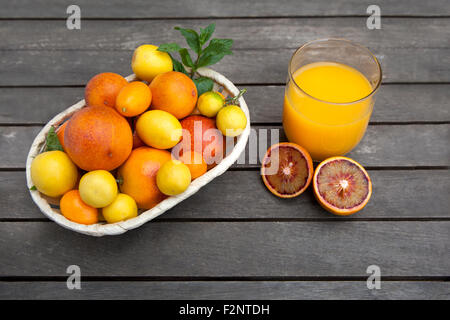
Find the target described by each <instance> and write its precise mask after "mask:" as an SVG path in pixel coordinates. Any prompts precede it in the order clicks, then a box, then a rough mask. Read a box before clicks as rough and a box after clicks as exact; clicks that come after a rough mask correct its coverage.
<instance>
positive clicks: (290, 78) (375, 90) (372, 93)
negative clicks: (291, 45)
mask: <svg viewBox="0 0 450 320" xmlns="http://www.w3.org/2000/svg"><path fill="white" fill-rule="evenodd" d="M327 41H337V42H345V43H347V44H350V45H353V46H355V47H359V48H361V49H363V50H365V51H367V53H368V54H369V56H371V57H372V59H373V60H374V62H375V63H376V65H377V68H378V74H379V78H378V81H377V84H376V86H375V87H374V88H373V89H372V91H371V92H370V93H369V94H368V95H366V96H365V97H363V98H361V99H358V100H355V101H350V102H331V101H326V100H321V99H319V98H316V97H314V96H312V95H310V94H309V93H307V92H305V91H304V90H303V89H302V88H301V87H300V86H299V84H298V83H297V82H295V80H294V78H293V72H292V71H291V66H292V60H293V59H294V57H295V56H296V55H297V53H299V52H300V51H301V50H303V49H305V48H306V47H307V46H309V45H311V44H314V43H319V42H327ZM358 71H359V70H358ZM288 73H289V80H290V81H292V82H293V83H294V84H295V86H296V87H297V89H299V90H300V91H301V92H302V93H304V94H305V95H306V96H308V97H309V98H311V99H314V100H316V101H318V102H322V103H326V104H332V105H339V106H345V105H350V104H355V103H359V102H362V101H364V100H367V99H368V98H370V97H371V96H373V95H374V94H375V93H376V92H377V91H378V89H379V88H380V86H381V80H382V77H383V72H382V70H381V65H380V63H379V61H378V59H377V57H375V55H374V54H373V53H372V52H371V51H370V50H369V49H368V48H367V47H365V46H363V45H360V44H359V43H356V42H353V41H350V40H347V39H342V38H324V39H316V40H312V41H308V42H306V43H305V44H303V45H301V46H300V47H299V48H298V49H297V50H295V52H294V54H293V55H292V57H291V60H289V68H288Z"/></svg>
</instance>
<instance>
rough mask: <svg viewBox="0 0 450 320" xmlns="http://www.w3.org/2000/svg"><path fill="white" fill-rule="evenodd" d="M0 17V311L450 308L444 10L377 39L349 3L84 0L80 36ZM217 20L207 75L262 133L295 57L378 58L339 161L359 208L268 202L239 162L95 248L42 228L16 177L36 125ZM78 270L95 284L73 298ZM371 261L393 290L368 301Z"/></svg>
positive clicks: (60, 12)
mask: <svg viewBox="0 0 450 320" xmlns="http://www.w3.org/2000/svg"><path fill="white" fill-rule="evenodd" d="M0 3H1V7H2V10H0V19H1V23H0V34H1V35H4V37H2V41H1V42H0V70H1V71H0V74H1V77H0V149H1V151H2V152H0V194H1V195H2V196H1V197H0V207H1V208H2V210H0V252H1V257H0V261H1V263H0V298H6V299H10V298H32V299H34V298H75V299H78V298H84V299H86V298H130V297H134V298H150V299H151V298H159V299H185V298H195V299H197V298H198V299H209V298H216V299H245V298H247V299H248V298H250V299H321V298H325V299H328V298H332V299H339V298H341V299H344V298H345V299H356V298H363V299H403V298H407V299H449V298H450V297H449V292H450V291H449V283H448V281H445V280H448V278H449V276H450V275H449V272H448V271H449V270H450V268H449V267H450V261H449V258H448V252H449V243H450V241H449V240H450V238H449V237H450V234H449V232H448V230H450V221H449V214H450V211H449V210H448V208H449V206H450V203H449V198H448V194H449V191H450V174H449V172H450V171H449V170H448V166H450V148H449V144H448V141H449V138H450V131H449V127H450V125H449V121H450V109H449V108H448V101H449V100H450V93H449V92H450V90H448V88H449V83H450V49H449V47H448V39H450V19H449V12H448V1H445V0H436V1H432V2H423V1H418V0H414V1H406V0H400V1H394V2H393V1H387V0H386V1H385V0H381V1H378V2H377V3H376V4H378V5H379V6H380V7H381V14H382V29H381V30H372V31H370V30H368V29H367V28H366V17H367V16H368V14H367V13H366V9H367V6H368V4H367V3H364V2H361V1H357V0H348V1H341V2H333V1H332V2H330V1H308V2H307V1H300V2H299V1H292V0H281V1H272V0H260V1H257V2H254V1H252V2H250V1H248V2H247V1H237V0H230V1H225V2H224V1H221V0H186V1H183V2H182V4H180V2H179V1H176V0H165V1H150V2H149V1H144V0H130V1H128V2H127V5H125V6H124V5H123V3H122V2H121V3H119V2H118V0H111V1H109V2H108V3H107V4H106V3H100V2H94V1H86V0H80V1H78V2H77V3H76V4H77V5H79V6H80V7H81V15H82V29H81V31H69V30H67V28H66V21H65V19H66V17H67V16H68V15H67V13H66V8H67V6H68V5H70V4H72V2H70V1H56V0H46V1H43V0H37V1H29V0H17V1H5V0H0ZM389 16H390V17H389ZM23 18H24V19H23ZM48 18H50V19H48ZM211 22H216V25H217V28H216V30H217V31H216V34H215V36H217V37H232V38H233V39H234V40H235V44H234V48H235V54H234V55H233V56H227V57H226V58H225V59H224V60H223V61H222V62H221V63H220V64H219V65H217V66H215V67H214V69H216V70H217V71H219V72H221V73H223V74H224V75H225V76H227V77H228V78H229V79H230V80H232V81H233V82H234V83H235V84H237V85H239V86H240V87H248V93H247V95H246V100H247V102H248V104H249V108H250V110H251V117H252V122H253V123H254V124H256V126H255V128H256V129H257V130H259V131H258V132H262V131H261V130H260V129H262V128H269V129H280V128H281V126H280V123H281V108H282V100H283V93H284V83H285V81H286V76H287V64H288V61H289V59H290V57H291V55H292V53H293V52H294V49H295V48H297V47H298V46H299V45H301V44H303V43H304V42H306V41H309V40H312V39H317V38H325V37H345V38H348V39H351V40H354V41H357V42H359V43H362V44H363V45H366V46H368V47H369V48H370V49H371V50H372V51H373V52H374V53H375V54H376V55H377V57H378V58H379V60H380V61H381V64H382V67H383V72H384V79H383V82H384V83H385V84H387V85H383V86H382V88H381V91H380V93H379V95H378V98H377V102H376V104H375V110H374V113H373V116H372V118H371V125H370V126H369V128H368V131H367V134H366V136H365V138H364V140H363V141H362V142H361V144H360V145H359V146H358V148H357V149H356V150H355V151H353V152H352V153H350V154H349V156H350V157H353V158H355V159H356V160H358V161H359V162H360V163H361V164H363V165H364V166H366V167H368V168H369V174H370V175H371V177H372V180H373V184H374V193H373V198H372V200H371V201H370V202H369V204H368V205H367V207H366V208H365V209H364V210H363V211H362V212H360V213H358V214H355V215H353V216H350V217H345V218H342V217H335V216H333V215H331V214H329V213H327V212H325V211H324V210H322V209H321V208H320V207H319V206H318V204H317V202H316V201H315V200H314V198H313V195H312V193H311V190H308V191H307V192H306V193H305V194H304V195H302V196H301V197H298V198H296V199H291V200H282V199H279V198H276V197H275V196H273V195H271V194H270V193H269V192H268V191H267V190H266V188H265V187H264V186H263V184H262V183H261V178H260V176H259V172H258V168H259V165H258V164H257V163H254V164H249V163H247V164H244V165H235V166H233V169H232V170H230V171H228V172H226V173H225V174H224V175H222V176H220V177H218V178H217V179H216V180H214V181H213V182H212V183H211V184H210V185H208V186H206V187H205V188H203V189H202V190H200V191H199V193H197V194H196V195H194V196H193V197H192V198H191V199H188V200H186V201H185V202H183V205H180V206H177V207H175V208H174V209H172V210H171V211H169V212H167V213H166V214H164V215H163V216H161V217H160V218H159V219H157V220H156V221H154V222H151V223H148V224H146V225H144V226H143V227H141V228H139V229H137V230H133V231H131V232H129V233H126V234H124V235H122V236H119V237H108V238H101V239H96V238H89V237H86V236H83V235H80V234H76V233H73V232H70V231H67V230H64V229H62V228H61V227H59V226H57V225H56V224H54V223H52V222H50V221H48V220H46V219H45V217H44V216H43V215H42V214H41V213H40V212H39V210H38V209H37V207H36V206H35V205H34V204H33V203H32V200H31V198H30V197H29V194H28V190H27V189H26V187H25V173H24V171H23V168H24V165H25V163H24V162H25V159H26V155H27V152H28V149H29V146H30V144H31V142H32V140H33V139H34V137H35V136H36V134H37V133H38V131H39V130H40V128H41V127H42V125H43V124H44V123H46V122H47V121H48V120H49V119H50V118H51V117H53V116H54V115H55V114H57V113H59V112H60V111H62V110H63V109H65V108H66V107H68V106H70V105H72V104H73V103H74V102H76V101H78V100H79V99H81V98H82V96H83V86H84V85H85V83H86V82H87V81H88V80H89V79H90V78H91V77H92V76H93V75H95V74H97V73H100V72H105V71H112V72H117V73H121V74H123V75H128V74H130V73H131V68H130V58H131V54H132V51H133V50H134V48H135V47H136V46H137V45H139V44H142V43H156V44H158V43H162V42H168V41H174V40H177V41H178V42H182V41H183V40H182V38H181V37H180V36H179V34H178V32H177V31H175V30H173V28H172V27H173V26H175V25H179V26H183V27H191V28H198V27H200V26H202V27H204V26H206V25H207V24H209V23H211ZM262 139H263V138H262ZM284 139H285V137H284V136H283V134H282V133H281V140H282V141H283V140H284ZM269 143H270V142H269ZM264 148H265V147H264ZM264 148H261V149H264ZM263 151H265V150H263ZM93 257H95V258H93ZM131 262H132V263H131ZM71 264H77V265H79V266H80V267H81V269H82V275H83V276H86V277H98V279H92V278H91V279H88V280H87V281H83V283H82V286H83V290H81V292H75V291H69V290H67V289H66V287H65V277H66V276H67V274H66V268H67V266H68V265H71ZM371 264H376V265H379V266H380V267H381V271H382V276H383V277H395V278H391V279H389V278H388V279H385V280H384V281H383V282H382V290H368V289H367V287H366V282H365V281H364V279H366V277H367V274H366V268H367V266H369V265H371ZM11 277H13V278H11ZM45 277H52V278H51V279H50V280H49V279H48V278H45ZM55 277H56V280H55ZM117 277H124V279H123V281H120V282H119V281H117V280H118V278H117ZM133 277H134V278H133ZM139 277H142V279H139ZM348 277H351V279H350V280H352V281H348V280H349V279H348ZM52 279H53V280H52ZM17 280H19V281H17ZM110 280H113V281H110ZM265 280H270V281H265ZM293 280H301V281H293ZM316 280H317V281H316ZM328 280H330V281H328ZM335 280H339V281H335ZM390 280H395V281H390ZM416 280H419V281H416ZM46 281H48V282H46Z"/></svg>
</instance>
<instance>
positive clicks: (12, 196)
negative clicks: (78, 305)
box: [0, 170, 450, 221]
mask: <svg viewBox="0 0 450 320" xmlns="http://www.w3.org/2000/svg"><path fill="white" fill-rule="evenodd" d="M449 173H450V172H449V171H447V170H413V171H405V170H400V171H395V170H387V171H378V170H369V174H370V177H371V179H372V181H373V188H374V189H373V195H372V199H371V200H370V202H369V204H368V205H367V206H366V207H365V208H364V210H363V211H361V212H359V213H357V214H354V215H352V216H349V217H345V219H350V220H352V219H356V220H358V219H450V212H449V210H448V208H449V207H450V200H449V198H448V194H449V193H450V174H449ZM0 194H2V195H3V196H2V197H1V198H0V208H8V210H0V220H2V219H3V220H4V219H7V220H8V221H9V220H11V221H12V220H17V221H20V220H21V219H46V217H45V216H44V215H43V214H42V213H41V212H40V211H39V209H38V207H37V206H36V205H35V204H34V202H33V201H32V200H31V197H30V195H29V192H28V190H27V188H26V185H25V173H24V172H22V171H19V172H0ZM225 208H226V209H225ZM161 219H163V220H164V221H173V220H179V219H182V220H189V219H192V220H195V219H197V220H198V219H201V220H211V221H214V220H215V219H227V220H232V219H238V220H242V219H280V220H282V219H294V220H295V219H313V220H330V219H336V220H340V219H342V218H341V217H338V216H334V215H332V214H329V213H328V212H326V211H325V210H323V209H322V208H321V207H320V206H319V205H318V203H317V201H316V200H315V199H314V195H313V193H312V189H311V188H309V189H308V190H307V191H306V192H305V193H304V194H302V195H301V196H300V197H297V198H295V199H280V198H277V197H275V196H274V195H272V194H271V193H270V192H269V191H268V190H267V189H266V187H265V186H264V185H263V183H262V181H261V176H260V174H259V171H227V172H226V173H224V174H223V175H222V176H220V177H218V178H216V179H214V180H213V181H212V182H211V183H209V184H208V185H207V186H205V187H203V188H202V189H201V190H200V191H199V192H198V193H196V194H195V195H194V196H193V197H191V198H189V199H187V200H185V201H184V202H183V203H182V204H181V205H178V206H176V207H174V208H173V209H171V210H170V211H168V212H167V213H165V214H164V215H162V216H161V217H159V218H158V220H161Z"/></svg>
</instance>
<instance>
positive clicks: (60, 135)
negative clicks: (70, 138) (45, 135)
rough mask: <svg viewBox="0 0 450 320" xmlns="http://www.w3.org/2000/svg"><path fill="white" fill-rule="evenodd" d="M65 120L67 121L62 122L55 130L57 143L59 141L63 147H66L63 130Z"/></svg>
mask: <svg viewBox="0 0 450 320" xmlns="http://www.w3.org/2000/svg"><path fill="white" fill-rule="evenodd" d="M67 122H68V121H66V122H64V123H63V124H62V125H61V126H60V127H59V128H58V130H56V135H57V136H58V140H59V143H61V146H62V147H63V149H66V148H65V147H64V130H66V127H67Z"/></svg>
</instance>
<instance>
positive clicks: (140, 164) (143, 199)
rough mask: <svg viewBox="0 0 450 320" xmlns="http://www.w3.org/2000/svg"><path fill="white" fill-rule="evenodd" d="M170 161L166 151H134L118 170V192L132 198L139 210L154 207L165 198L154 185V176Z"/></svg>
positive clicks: (149, 149) (152, 149) (140, 149)
mask: <svg viewBox="0 0 450 320" xmlns="http://www.w3.org/2000/svg"><path fill="white" fill-rule="evenodd" d="M170 159H171V154H170V152H168V151H166V150H159V149H154V148H149V147H140V148H137V149H134V150H133V151H132V152H131V154H130V157H129V158H128V159H127V161H125V163H124V164H123V165H122V166H121V167H120V168H119V170H118V173H117V177H118V179H119V188H120V191H121V192H122V193H125V194H127V195H129V196H130V197H132V198H133V199H134V200H135V201H136V203H137V205H138V207H139V208H142V209H150V208H152V207H154V206H155V205H157V204H158V203H159V202H161V201H162V200H164V199H165V198H166V196H165V195H164V194H163V193H161V191H159V189H158V186H157V185H156V174H157V173H158V170H159V168H160V167H161V166H162V165H163V164H164V163H166V162H167V161H169V160H170Z"/></svg>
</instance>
